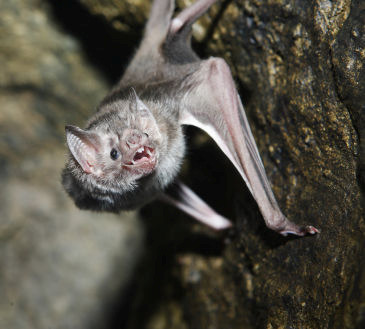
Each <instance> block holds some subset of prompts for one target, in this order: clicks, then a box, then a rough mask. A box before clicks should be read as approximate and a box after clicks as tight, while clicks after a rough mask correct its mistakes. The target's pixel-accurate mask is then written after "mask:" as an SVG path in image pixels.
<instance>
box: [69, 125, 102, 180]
mask: <svg viewBox="0 0 365 329" xmlns="http://www.w3.org/2000/svg"><path fill="white" fill-rule="evenodd" d="M65 130H66V140H67V145H68V148H69V149H70V152H71V153H72V155H73V156H74V158H75V159H76V161H77V162H78V163H79V164H80V166H81V168H82V169H83V170H84V171H85V172H86V173H87V174H90V173H92V172H95V165H96V154H97V152H98V150H99V149H100V139H99V136H98V135H97V134H96V133H93V132H90V131H86V130H82V129H81V128H79V127H76V126H66V127H65Z"/></svg>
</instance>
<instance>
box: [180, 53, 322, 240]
mask: <svg viewBox="0 0 365 329" xmlns="http://www.w3.org/2000/svg"><path fill="white" fill-rule="evenodd" d="M183 84H184V85H185V88H186V90H187V91H186V94H185V97H184V98H183V101H182V103H181V108H182V111H181V116H180V121H181V123H182V124H188V125H193V126H196V127H199V128H201V129H203V130H204V131H206V132H207V133H208V134H209V135H210V136H211V137H212V138H213V139H214V141H215V142H216V143H217V144H218V146H219V147H220V149H221V150H222V151H223V152H224V153H225V154H226V156H227V157H228V158H229V159H230V160H231V162H232V163H233V165H234V166H235V167H236V168H237V170H238V172H239V173H240V174H241V176H242V178H243V179H244V181H245V182H246V184H247V186H248V188H249V190H250V191H251V193H252V195H253V197H254V198H255V200H256V202H257V204H258V206H259V208H260V211H261V213H262V215H263V217H264V219H265V222H266V225H267V226H268V227H269V228H271V229H273V230H275V231H277V232H279V233H281V234H283V235H286V234H288V233H292V234H296V235H305V234H306V233H310V234H314V233H317V232H318V230H317V229H315V228H314V227H312V226H307V227H300V226H298V225H296V224H294V223H292V222H290V221H289V220H288V219H287V218H286V217H285V216H284V215H283V213H282V212H281V210H280V208H279V206H278V203H277V201H276V199H275V196H274V194H273V192H272V189H271V186H270V183H269V180H268V178H267V176H266V173H265V169H264V167H263V164H262V161H261V158H260V155H259V152H258V149H257V147H256V143H255V140H254V138H253V135H252V133H251V129H250V126H249V124H248V121H247V117H246V114H245V111H244V109H243V106H242V102H241V100H240V98H239V95H238V93H237V91H236V88H235V85H234V81H233V79H232V76H231V72H230V69H229V67H228V65H227V64H226V62H225V61H224V60H223V59H220V58H210V59H208V60H205V61H201V64H200V68H199V69H198V70H197V71H196V72H194V73H193V74H192V75H190V76H188V77H187V78H186V81H185V82H184V83H183Z"/></svg>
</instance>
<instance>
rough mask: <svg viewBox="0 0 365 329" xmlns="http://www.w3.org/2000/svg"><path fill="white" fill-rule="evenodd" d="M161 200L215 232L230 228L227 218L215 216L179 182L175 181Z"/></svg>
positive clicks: (215, 214)
mask: <svg viewBox="0 0 365 329" xmlns="http://www.w3.org/2000/svg"><path fill="white" fill-rule="evenodd" d="M161 199H162V200H163V201H165V202H167V203H169V204H171V205H173V206H175V207H177V208H179V209H180V210H182V211H184V212H186V213H187V214H189V215H190V216H192V217H194V218H195V219H196V220H198V221H199V222H201V223H203V224H205V225H207V226H209V227H211V228H213V229H215V230H223V229H227V228H229V227H231V226H232V224H231V222H230V221H229V220H228V219H227V218H224V217H223V216H221V215H219V214H217V213H216V212H215V211H214V210H213V209H212V208H211V207H209V206H208V205H207V204H206V203H205V202H204V201H203V200H202V199H200V198H199V197H198V196H197V195H196V194H195V193H194V192H193V191H192V190H191V189H190V188H189V187H187V186H186V185H185V184H183V183H182V182H180V181H176V182H175V183H174V184H173V185H172V186H171V187H170V188H169V189H168V190H167V191H165V193H164V194H163V195H162V197H161Z"/></svg>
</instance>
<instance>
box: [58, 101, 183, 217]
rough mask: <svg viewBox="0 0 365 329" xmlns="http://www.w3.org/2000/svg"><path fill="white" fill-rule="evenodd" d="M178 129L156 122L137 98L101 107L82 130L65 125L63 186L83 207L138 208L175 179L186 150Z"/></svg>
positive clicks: (102, 208) (105, 208)
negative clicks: (66, 159) (67, 154)
mask: <svg viewBox="0 0 365 329" xmlns="http://www.w3.org/2000/svg"><path fill="white" fill-rule="evenodd" d="M176 130H177V129H175V130H172V129H166V127H164V125H161V124H158V123H157V121H156V119H155V117H154V116H153V115H152V112H151V111H150V110H149V109H148V108H147V107H146V105H145V104H144V103H143V102H142V101H141V100H139V99H138V97H137V96H135V99H134V101H131V100H119V101H114V102H110V103H107V104H104V105H102V107H101V108H100V109H99V111H98V112H97V113H96V115H95V116H94V117H93V118H92V119H91V120H90V122H89V125H88V127H87V128H86V129H85V130H84V129H81V128H78V127H76V126H66V139H67V145H68V147H69V150H70V153H71V155H70V159H69V162H68V164H67V166H66V169H65V171H64V180H63V183H64V185H65V188H66V190H67V191H68V192H69V194H70V195H71V196H72V197H73V198H74V199H75V201H76V203H77V204H78V206H80V207H82V208H91V209H100V210H107V209H109V210H121V209H125V208H133V207H134V206H136V205H137V206H138V202H140V203H142V202H143V201H144V200H146V201H147V199H148V198H150V194H151V191H158V190H161V188H163V187H164V186H166V185H167V184H168V183H169V182H170V181H171V180H172V179H173V178H174V177H175V175H176V173H177V171H178V169H179V166H180V162H181V158H182V156H183V151H184V146H183V138H182V134H181V131H180V129H178V131H176ZM169 131H170V133H169ZM171 131H174V132H173V133H174V134H175V135H176V136H177V137H181V138H176V137H175V138H171V137H169V135H171V134H172V132H171ZM175 131H176V132H175ZM171 140H176V141H175V142H173V141H171ZM177 150H178V151H177ZM152 194H153V193H152ZM85 200H86V201H85Z"/></svg>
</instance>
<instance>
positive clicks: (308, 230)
mask: <svg viewBox="0 0 365 329" xmlns="http://www.w3.org/2000/svg"><path fill="white" fill-rule="evenodd" d="M305 232H306V233H308V234H317V233H321V231H320V230H319V229H317V228H315V227H314V226H306V228H305Z"/></svg>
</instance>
